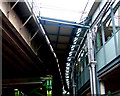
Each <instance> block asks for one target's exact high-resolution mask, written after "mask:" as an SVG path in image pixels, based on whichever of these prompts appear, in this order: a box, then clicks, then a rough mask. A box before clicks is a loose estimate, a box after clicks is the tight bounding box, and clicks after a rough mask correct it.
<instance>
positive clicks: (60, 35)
mask: <svg viewBox="0 0 120 96" xmlns="http://www.w3.org/2000/svg"><path fill="white" fill-rule="evenodd" d="M47 35H54V36H58V34H55V33H47ZM59 36H64V37H75V36H72V35H64V34H59Z"/></svg>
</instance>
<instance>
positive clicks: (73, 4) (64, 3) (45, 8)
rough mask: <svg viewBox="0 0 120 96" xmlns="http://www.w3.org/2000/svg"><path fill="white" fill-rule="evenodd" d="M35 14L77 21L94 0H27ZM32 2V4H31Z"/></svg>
mask: <svg viewBox="0 0 120 96" xmlns="http://www.w3.org/2000/svg"><path fill="white" fill-rule="evenodd" d="M28 1H29V2H30V5H31V6H33V11H34V13H35V15H36V16H41V17H47V18H52V19H58V20H64V21H72V22H76V23H79V22H81V21H82V20H84V19H85V18H86V17H87V15H88V13H89V11H90V9H91V7H92V5H93V3H94V1H95V0H82V1H81V0H28ZM32 4H33V5H32Z"/></svg>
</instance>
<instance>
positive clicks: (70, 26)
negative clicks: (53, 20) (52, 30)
mask: <svg viewBox="0 0 120 96" xmlns="http://www.w3.org/2000/svg"><path fill="white" fill-rule="evenodd" d="M42 21H43V22H45V20H42ZM43 25H46V26H56V27H68V28H76V26H73V25H63V24H61V25H59V24H47V23H46V22H45V23H43Z"/></svg>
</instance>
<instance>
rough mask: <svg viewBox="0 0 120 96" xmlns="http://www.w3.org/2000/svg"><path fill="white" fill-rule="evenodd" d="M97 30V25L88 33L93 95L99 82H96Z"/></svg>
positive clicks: (94, 95) (93, 95)
mask: <svg viewBox="0 0 120 96" xmlns="http://www.w3.org/2000/svg"><path fill="white" fill-rule="evenodd" d="M96 32H97V26H95V27H94V30H91V29H89V32H88V33H87V43H88V45H87V46H88V59H89V65H88V66H89V71H90V87H91V96H96V95H97V83H96V70H95V67H96V63H97V62H96V61H95V55H94V45H95V36H96V35H95V34H96Z"/></svg>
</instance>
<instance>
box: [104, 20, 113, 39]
mask: <svg viewBox="0 0 120 96" xmlns="http://www.w3.org/2000/svg"><path fill="white" fill-rule="evenodd" d="M103 26H104V33H105V41H107V40H109V39H110V38H111V36H112V35H113V26H112V19H111V18H110V19H109V20H108V21H106V22H104V24H103Z"/></svg>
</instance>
